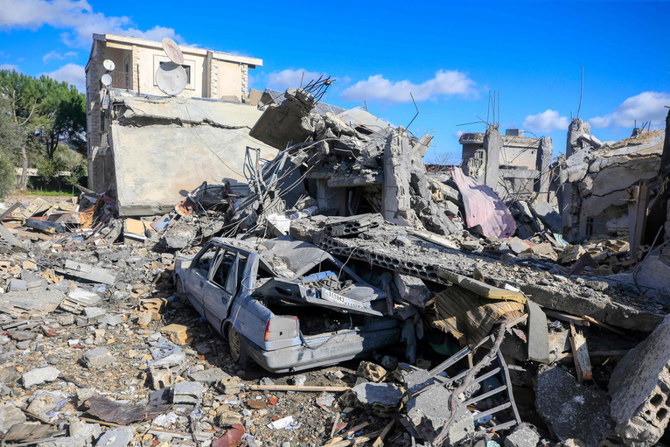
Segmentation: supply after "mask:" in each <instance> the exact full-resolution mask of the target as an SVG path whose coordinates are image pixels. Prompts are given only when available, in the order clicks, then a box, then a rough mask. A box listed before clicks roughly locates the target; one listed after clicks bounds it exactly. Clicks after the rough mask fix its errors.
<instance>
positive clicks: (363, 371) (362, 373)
mask: <svg viewBox="0 0 670 447" xmlns="http://www.w3.org/2000/svg"><path fill="white" fill-rule="evenodd" d="M387 374H388V371H386V369H384V368H383V367H381V366H379V365H377V364H375V363H372V362H368V361H365V360H363V361H362V362H361V363H359V364H358V370H357V371H356V375H357V376H358V377H363V378H364V379H368V380H369V381H371V382H381V381H382V380H383V379H384V377H386V375H387Z"/></svg>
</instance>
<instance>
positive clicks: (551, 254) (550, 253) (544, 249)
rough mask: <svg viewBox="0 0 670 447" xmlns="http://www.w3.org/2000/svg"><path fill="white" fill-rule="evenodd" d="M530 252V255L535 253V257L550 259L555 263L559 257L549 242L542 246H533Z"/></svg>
mask: <svg viewBox="0 0 670 447" xmlns="http://www.w3.org/2000/svg"><path fill="white" fill-rule="evenodd" d="M528 251H529V252H530V253H533V254H534V255H538V256H540V257H544V258H549V259H551V260H552V261H554V262H555V261H556V260H557V259H558V255H557V254H556V252H555V251H554V247H553V246H552V245H551V244H550V243H549V242H543V243H541V244H537V245H532V246H531V247H530V248H529V249H528Z"/></svg>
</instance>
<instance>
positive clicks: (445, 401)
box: [407, 371, 475, 445]
mask: <svg viewBox="0 0 670 447" xmlns="http://www.w3.org/2000/svg"><path fill="white" fill-rule="evenodd" d="M423 372H424V373H427V371H423ZM424 378H425V377H423V376H422V377H420V378H419V379H418V380H417V381H418V382H421V381H422V380H421V379H424ZM430 383H433V382H432V381H431V382H430ZM423 385H425V383H424V384H422V385H418V384H417V386H415V387H413V388H414V389H415V390H419V389H421V388H423ZM450 399H451V392H450V391H449V390H447V389H446V388H445V387H444V386H435V387H433V388H432V389H431V390H430V391H429V392H424V393H420V394H418V395H414V396H412V397H410V398H409V400H408V401H407V419H408V421H409V422H410V423H411V425H412V426H413V427H414V429H415V430H416V432H417V433H418V434H419V435H420V436H421V437H422V438H423V439H425V440H426V441H429V442H432V441H433V440H434V439H435V438H436V437H437V435H438V434H439V433H440V432H441V431H442V428H443V427H444V425H445V424H446V423H447V421H448V420H449V419H450V417H451V412H450V410H449V400H450ZM474 431H475V424H474V420H473V417H472V413H470V412H469V411H468V409H467V408H465V407H464V406H462V405H458V406H457V408H456V416H455V418H454V422H453V423H452V424H451V426H450V427H449V430H448V436H447V438H446V441H447V442H446V443H445V445H453V444H455V443H457V442H458V441H461V440H462V439H464V438H466V437H467V436H468V435H470V434H472V433H474Z"/></svg>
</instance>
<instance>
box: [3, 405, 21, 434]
mask: <svg viewBox="0 0 670 447" xmlns="http://www.w3.org/2000/svg"><path fill="white" fill-rule="evenodd" d="M25 421H26V415H25V414H23V411H21V410H20V409H19V408H18V407H17V406H16V405H14V404H11V403H6V404H0V432H3V433H4V432H6V431H7V430H9V428H10V427H11V426H12V425H14V424H20V423H22V422H25Z"/></svg>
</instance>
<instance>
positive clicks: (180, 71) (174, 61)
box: [156, 37, 188, 96]
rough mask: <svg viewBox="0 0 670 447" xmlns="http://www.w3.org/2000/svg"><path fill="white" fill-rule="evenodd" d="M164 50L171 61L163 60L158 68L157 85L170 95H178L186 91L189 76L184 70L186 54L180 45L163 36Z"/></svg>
mask: <svg viewBox="0 0 670 447" xmlns="http://www.w3.org/2000/svg"><path fill="white" fill-rule="evenodd" d="M163 50H164V51H165V54H167V57H168V58H169V59H170V62H161V63H160V64H159V66H158V70H156V85H157V86H158V88H159V89H160V91H161V92H163V93H165V94H166V95H168V96H176V95H178V94H180V93H181V92H183V91H184V88H185V87H186V84H187V83H188V76H187V74H186V70H184V67H183V66H182V65H184V54H183V53H182V52H181V49H180V48H179V45H177V43H176V42H175V41H174V40H172V39H170V38H169V37H165V38H163Z"/></svg>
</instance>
